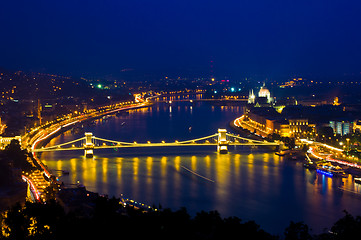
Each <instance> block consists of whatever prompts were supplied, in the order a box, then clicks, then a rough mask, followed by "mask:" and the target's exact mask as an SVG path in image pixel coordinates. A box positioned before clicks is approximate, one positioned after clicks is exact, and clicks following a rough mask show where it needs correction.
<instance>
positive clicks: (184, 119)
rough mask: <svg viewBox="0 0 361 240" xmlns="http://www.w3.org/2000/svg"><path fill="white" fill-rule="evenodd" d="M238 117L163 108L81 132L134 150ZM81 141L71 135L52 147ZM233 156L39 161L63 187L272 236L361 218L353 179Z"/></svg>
mask: <svg viewBox="0 0 361 240" xmlns="http://www.w3.org/2000/svg"><path fill="white" fill-rule="evenodd" d="M172 106H173V105H172ZM226 108H227V109H226ZM232 109H233V110H232ZM231 110H232V111H233V112H232V111H231ZM241 112H242V108H240V107H233V108H231V107H223V108H221V107H218V106H209V105H202V104H198V105H197V104H196V105H194V106H193V107H192V109H191V108H190V107H189V105H186V104H183V105H182V104H181V105H180V106H177V105H174V106H173V107H172V116H170V115H169V113H170V109H169V106H168V105H166V104H163V105H155V106H154V107H152V108H148V109H137V110H132V111H131V112H130V113H129V115H126V116H120V117H116V118H111V119H110V120H99V121H97V124H96V125H94V126H89V127H87V129H86V130H84V131H92V132H93V133H94V135H95V136H99V137H104V138H108V139H114V140H124V141H137V142H146V141H147V140H151V141H152V142H153V141H154V142H160V141H162V140H166V141H174V140H176V139H178V140H182V139H191V138H192V137H194V138H195V137H202V136H206V135H209V134H212V133H214V132H215V131H216V129H217V128H219V127H226V125H227V123H228V121H230V120H231V119H233V118H235V117H237V116H238V115H240V114H241ZM204 119H207V120H209V119H211V120H212V121H204ZM122 122H126V124H125V126H126V127H122V125H121V123H122ZM154 124H158V125H154ZM222 124H223V125H222ZM154 126H162V127H161V128H159V127H158V128H155V127H154ZM189 126H192V131H188V128H189ZM156 133H158V135H155V134H156ZM83 134H84V132H80V133H74V132H73V133H71V132H70V131H69V132H66V133H64V134H62V135H61V136H59V137H57V138H55V139H53V140H51V141H50V143H49V145H54V144H57V143H60V142H66V141H69V140H72V139H76V138H78V137H82V136H83ZM119 136H120V137H119ZM152 136H154V137H153V138H152ZM230 151H231V152H230V153H229V154H226V155H220V154H218V153H216V152H215V147H199V148H194V147H190V148H186V149H167V150H164V149H154V150H151V149H147V150H144V149H143V150H142V149H131V150H125V149H122V150H120V149H119V150H117V151H115V150H95V157H94V159H86V158H84V157H83V156H82V154H83V152H68V151H66V152H47V153H43V154H42V159H46V161H45V163H46V164H47V165H48V166H49V168H50V169H53V170H55V169H57V170H67V171H69V172H70V174H69V175H66V176H62V177H60V179H61V181H64V182H65V183H71V184H74V183H76V182H77V181H80V182H81V183H83V184H84V185H85V186H86V187H87V189H88V190H90V191H95V192H99V193H101V194H108V195H110V196H113V195H114V196H116V197H118V196H119V194H124V195H125V196H126V197H129V198H133V199H136V200H137V201H140V202H144V203H146V204H148V205H152V204H153V203H154V204H156V205H158V204H161V205H162V206H163V207H171V208H172V209H174V210H177V209H179V208H180V207H182V206H185V207H186V208H187V210H188V211H189V212H190V213H191V214H194V213H195V212H198V211H200V210H206V211H208V210H214V209H216V210H218V211H219V212H220V213H221V214H222V216H224V217H226V216H238V217H240V218H242V219H244V220H255V221H256V222H257V223H258V224H260V225H261V227H262V228H264V229H265V230H267V231H270V232H272V233H282V232H283V230H284V228H285V227H286V226H287V225H288V224H289V221H291V220H292V221H304V222H306V223H307V224H309V225H310V226H311V228H313V229H315V230H316V231H317V232H320V231H322V229H323V228H324V227H330V226H331V225H332V224H333V223H334V222H335V221H336V220H337V219H338V218H340V217H342V216H343V213H342V211H343V210H344V209H347V211H349V212H350V213H351V214H354V215H357V214H359V215H360V214H361V204H360V203H361V195H360V194H361V187H360V185H357V184H355V183H354V181H353V179H352V177H351V176H348V177H347V178H344V179H340V178H329V177H326V176H324V175H320V174H317V173H316V172H315V171H310V170H308V169H305V168H303V165H302V163H300V162H296V161H292V160H285V159H284V158H282V157H279V156H277V155H275V154H274V153H272V152H267V151H265V150H263V149H258V148H254V149H252V148H245V147H237V148H233V147H232V148H230ZM187 169H188V170H187ZM56 173H59V174H60V172H58V171H57V172H56ZM341 189H343V190H341Z"/></svg>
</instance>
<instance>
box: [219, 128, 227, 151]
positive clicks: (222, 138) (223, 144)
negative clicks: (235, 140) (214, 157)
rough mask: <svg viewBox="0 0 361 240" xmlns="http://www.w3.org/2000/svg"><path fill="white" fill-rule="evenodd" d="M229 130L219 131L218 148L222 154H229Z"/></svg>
mask: <svg viewBox="0 0 361 240" xmlns="http://www.w3.org/2000/svg"><path fill="white" fill-rule="evenodd" d="M226 133H227V130H226V129H218V146H217V151H218V152H219V153H221V154H225V153H228V141H227V135H226Z"/></svg>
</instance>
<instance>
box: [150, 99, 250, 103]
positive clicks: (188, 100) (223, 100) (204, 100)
mask: <svg viewBox="0 0 361 240" xmlns="http://www.w3.org/2000/svg"><path fill="white" fill-rule="evenodd" d="M247 101H248V99H245V98H244V99H217V98H209V99H207V98H204V99H174V100H160V99H159V100H156V101H155V102H166V103H172V102H190V103H192V102H247Z"/></svg>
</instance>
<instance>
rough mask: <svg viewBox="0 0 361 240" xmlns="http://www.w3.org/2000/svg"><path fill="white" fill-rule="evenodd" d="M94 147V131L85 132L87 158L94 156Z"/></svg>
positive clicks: (85, 153)
mask: <svg viewBox="0 0 361 240" xmlns="http://www.w3.org/2000/svg"><path fill="white" fill-rule="evenodd" d="M93 149H94V143H93V133H91V132H86V133H85V144H84V155H85V157H86V158H92V157H93Z"/></svg>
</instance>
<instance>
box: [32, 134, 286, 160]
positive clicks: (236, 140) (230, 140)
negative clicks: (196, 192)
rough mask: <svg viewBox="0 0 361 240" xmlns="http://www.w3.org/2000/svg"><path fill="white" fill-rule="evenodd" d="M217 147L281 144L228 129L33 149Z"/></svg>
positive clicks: (89, 137) (90, 138)
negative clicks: (176, 137) (182, 138)
mask: <svg viewBox="0 0 361 240" xmlns="http://www.w3.org/2000/svg"><path fill="white" fill-rule="evenodd" d="M195 145H196V146H217V151H218V152H219V153H227V152H228V146H229V145H243V146H245V145H246V146H247V145H248V146H259V145H262V146H275V147H279V146H280V144H279V143H274V142H267V141H259V140H254V139H248V138H244V137H240V136H237V135H234V134H231V133H227V130H226V129H218V132H217V133H215V134H212V135H210V136H206V137H201V138H196V139H191V140H186V141H175V142H165V141H162V142H160V143H151V142H150V141H148V142H146V143H137V142H121V141H114V140H109V139H103V138H98V137H96V136H94V135H93V133H91V132H86V133H85V136H84V137H82V138H79V139H75V140H73V141H69V142H66V143H62V144H58V145H54V146H48V147H41V148H37V149H33V150H32V151H33V152H48V151H66V150H84V154H85V156H86V157H93V151H94V149H105V148H129V147H138V148H139V147H172V146H195Z"/></svg>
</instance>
